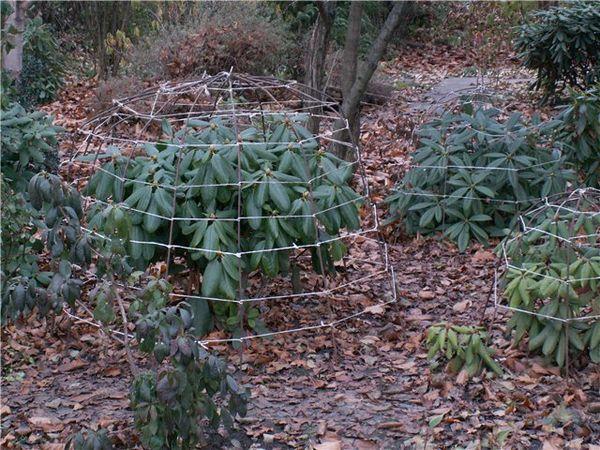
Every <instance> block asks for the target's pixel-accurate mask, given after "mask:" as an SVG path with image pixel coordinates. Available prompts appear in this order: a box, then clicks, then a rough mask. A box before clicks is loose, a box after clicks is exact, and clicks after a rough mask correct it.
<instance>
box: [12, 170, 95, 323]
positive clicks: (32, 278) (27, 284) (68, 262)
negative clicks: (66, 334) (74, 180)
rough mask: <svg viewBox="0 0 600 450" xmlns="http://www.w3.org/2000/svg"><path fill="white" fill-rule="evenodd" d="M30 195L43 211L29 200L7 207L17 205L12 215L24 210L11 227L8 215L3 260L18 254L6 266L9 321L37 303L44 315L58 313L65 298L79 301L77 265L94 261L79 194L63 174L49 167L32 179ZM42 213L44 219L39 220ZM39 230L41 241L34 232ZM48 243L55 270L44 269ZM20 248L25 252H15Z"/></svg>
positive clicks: (68, 301) (38, 308)
mask: <svg viewBox="0 0 600 450" xmlns="http://www.w3.org/2000/svg"><path fill="white" fill-rule="evenodd" d="M28 194H29V200H30V204H31V208H33V209H34V210H35V211H36V212H37V213H34V212H31V211H28V209H27V208H28V207H27V206H26V205H25V202H24V201H22V202H21V203H20V204H17V205H15V206H14V207H13V206H11V205H10V203H9V204H8V206H6V208H7V210H9V211H10V210H12V209H14V210H15V211H14V213H13V212H12V211H11V212H10V214H16V215H20V219H19V221H18V222H15V223H13V224H9V225H6V226H5V224H4V220H3V227H2V234H3V236H2V244H3V245H2V252H3V255H2V257H3V260H4V258H5V257H6V256H8V257H11V255H13V257H12V258H11V260H10V261H6V264H3V267H2V269H3V274H2V275H3V276H2V318H3V320H5V319H7V318H10V319H12V320H16V319H17V318H19V317H20V316H22V315H28V314H30V313H31V312H32V311H33V309H34V308H37V310H38V314H40V315H42V316H43V315H46V314H48V313H50V312H58V311H59V310H60V309H61V308H62V305H63V304H64V303H68V304H70V305H74V302H75V300H76V299H78V298H79V297H80V294H81V284H82V282H81V280H79V279H78V278H77V277H75V276H73V273H72V268H73V264H77V265H79V266H84V265H87V264H89V263H90V261H91V250H90V247H89V242H88V240H87V237H86V235H85V234H84V233H83V232H82V230H81V224H80V219H81V218H82V214H83V212H82V209H81V197H80V196H79V194H78V193H77V192H76V191H75V190H74V189H73V188H71V187H70V186H68V185H66V184H64V183H62V181H61V180H60V178H59V177H58V176H56V175H52V174H48V173H45V172H41V173H39V174H37V175H35V176H34V177H32V178H31V180H30V182H29V189H28ZM4 207H5V206H4V204H3V213H4ZM37 214H39V217H40V218H43V219H44V220H41V219H37V217H38V216H37ZM27 216H29V220H27ZM5 227H6V228H5ZM13 228H14V229H13ZM38 231H41V235H42V239H41V240H39V239H37V238H36V237H34V236H35V233H36V232H38ZM5 232H6V233H13V232H15V235H14V236H13V235H12V234H8V235H7V234H5ZM44 247H45V248H46V250H47V251H48V252H49V253H50V256H51V257H52V258H53V261H52V263H51V269H52V270H51V271H50V272H40V271H39V270H38V265H37V262H38V255H39V253H40V251H41V250H42V249H43V248H44ZM15 250H16V251H15ZM19 251H22V254H20V255H19V254H15V253H16V252H19ZM3 262H4V261H3Z"/></svg>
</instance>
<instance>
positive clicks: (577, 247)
mask: <svg viewBox="0 0 600 450" xmlns="http://www.w3.org/2000/svg"><path fill="white" fill-rule="evenodd" d="M516 228H517V229H515V230H514V231H513V232H512V233H511V234H510V235H509V237H508V238H507V239H505V240H504V241H503V242H502V243H501V258H502V262H503V267H501V269H500V270H499V271H496V276H495V280H494V289H493V297H494V304H495V306H496V307H497V308H499V309H503V310H508V311H511V312H513V313H517V314H525V315H527V316H532V317H535V318H536V319H537V320H538V321H539V323H542V324H547V323H551V322H554V323H556V324H557V325H558V324H561V328H563V329H564V331H565V333H567V334H568V333H569V327H575V328H576V329H580V328H581V327H579V326H578V323H579V324H584V323H585V324H588V325H589V326H590V327H593V326H594V325H595V324H596V323H597V322H598V321H599V320H600V272H598V269H600V191H599V190H598V189H595V188H589V187H588V188H578V189H575V190H573V191H571V192H568V193H564V194H557V195H554V196H551V197H548V198H545V199H543V200H541V201H540V202H539V203H538V204H537V205H535V206H533V207H532V208H530V209H529V210H528V211H526V212H525V213H523V214H522V215H520V216H519V221H518V225H517V227H516ZM511 271H512V274H513V279H515V278H518V277H519V276H520V275H521V274H524V275H525V276H527V277H529V278H530V279H531V280H533V282H528V284H527V285H526V287H524V290H527V293H525V292H519V293H518V295H517V298H516V301H515V299H513V298H512V296H509V295H508V293H507V289H508V286H509V283H508V281H509V280H510V279H511V278H510V277H508V278H507V277H506V274H508V273H509V272H511ZM499 272H500V273H502V274H503V275H502V276H499ZM515 281H516V280H515ZM507 283H508V284H507ZM532 289H533V290H532ZM513 290H514V291H519V289H513ZM531 292H535V295H534V294H531ZM529 295H531V297H532V298H524V297H528V296H529ZM552 302H556V303H557V304H559V305H560V304H565V305H568V308H564V309H563V310H562V311H563V312H561V309H560V308H559V309H556V308H553V307H551V306H550V303H552ZM565 312H566V313H567V315H566V316H565ZM565 340H569V336H568V335H566V336H565ZM568 361H569V357H568V346H567V357H566V362H567V367H568Z"/></svg>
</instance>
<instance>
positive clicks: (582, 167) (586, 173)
mask: <svg viewBox="0 0 600 450" xmlns="http://www.w3.org/2000/svg"><path fill="white" fill-rule="evenodd" d="M549 126H550V127H551V128H555V130H556V137H555V139H556V140H557V141H558V143H559V145H561V146H562V151H563V152H564V154H565V157H566V159H567V161H569V162H571V163H572V164H573V165H574V166H575V167H576V168H577V170H578V172H579V173H580V175H581V179H582V182H583V184H584V185H586V186H593V187H600V85H596V86H595V87H593V88H591V89H589V90H587V91H585V92H577V91H571V96H570V104H569V105H567V106H566V107H564V109H563V110H562V111H561V113H560V114H559V115H558V116H557V117H556V118H555V119H554V120H553V121H551V122H550V123H549Z"/></svg>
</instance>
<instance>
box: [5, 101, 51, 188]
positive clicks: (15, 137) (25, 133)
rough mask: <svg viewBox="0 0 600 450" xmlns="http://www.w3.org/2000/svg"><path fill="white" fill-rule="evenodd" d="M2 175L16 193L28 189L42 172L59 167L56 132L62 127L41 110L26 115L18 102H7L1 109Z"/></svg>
mask: <svg viewBox="0 0 600 450" xmlns="http://www.w3.org/2000/svg"><path fill="white" fill-rule="evenodd" d="M0 127H1V128H2V134H1V137H0V139H1V141H0V142H1V144H2V150H1V151H2V161H1V167H2V174H3V176H4V178H5V181H8V182H9V183H10V184H11V186H12V187H14V189H15V190H17V191H18V192H24V191H26V190H27V183H28V182H29V179H30V178H31V177H32V176H33V175H35V174H36V173H38V172H40V171H42V170H45V171H48V172H56V170H57V168H58V162H59V158H58V140H57V138H58V133H59V132H61V131H62V128H60V127H58V126H56V125H54V124H53V123H52V116H49V115H47V114H46V113H45V112H43V111H34V112H27V111H26V110H25V108H23V107H22V106H21V105H20V104H19V103H16V102H13V103H9V104H8V107H7V109H3V110H2V114H1V118H0Z"/></svg>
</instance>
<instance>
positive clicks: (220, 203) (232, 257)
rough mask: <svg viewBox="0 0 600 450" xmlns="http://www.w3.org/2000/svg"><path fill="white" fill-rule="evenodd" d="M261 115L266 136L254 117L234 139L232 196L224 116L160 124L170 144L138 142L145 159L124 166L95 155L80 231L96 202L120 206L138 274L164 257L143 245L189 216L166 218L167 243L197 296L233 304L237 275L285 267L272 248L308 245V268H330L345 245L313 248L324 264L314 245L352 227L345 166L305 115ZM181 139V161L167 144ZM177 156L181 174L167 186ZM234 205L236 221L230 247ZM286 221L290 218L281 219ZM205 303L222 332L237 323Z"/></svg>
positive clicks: (288, 260) (99, 209)
mask: <svg viewBox="0 0 600 450" xmlns="http://www.w3.org/2000/svg"><path fill="white" fill-rule="evenodd" d="M270 117H272V119H271V120H270V121H269V120H266V121H265V123H264V126H265V127H266V129H265V136H263V133H262V131H260V132H259V131H258V130H259V129H262V127H263V123H262V122H261V121H260V120H259V119H256V120H257V122H256V123H253V124H252V125H250V126H248V127H247V128H246V129H244V130H243V131H241V133H240V138H241V140H242V146H243V148H244V150H243V152H242V154H241V165H240V168H241V176H242V181H243V183H244V184H243V185H242V186H241V199H238V191H239V188H238V173H237V165H238V155H237V151H238V149H237V145H235V142H236V134H235V133H234V130H233V127H232V125H231V124H229V123H228V121H227V120H223V119H219V118H217V119H214V120H213V121H211V122H210V123H209V122H203V121H200V120H190V121H189V122H188V127H190V128H188V129H187V130H186V129H184V130H181V131H178V132H177V133H175V134H173V132H172V130H170V128H169V126H166V125H165V127H164V129H165V131H166V132H167V135H168V136H169V140H168V141H167V142H164V143H160V144H156V145H152V144H147V145H146V146H145V149H144V150H145V154H143V155H140V156H137V157H136V158H134V159H132V160H131V161H130V162H129V164H128V163H127V157H126V156H124V155H122V153H121V151H120V149H118V148H116V147H112V148H111V149H110V153H107V154H104V155H100V157H99V158H100V159H101V160H102V161H107V162H105V163H104V165H103V166H102V170H99V171H97V172H96V173H95V175H94V176H93V177H92V178H91V180H90V182H89V184H88V186H87V187H86V192H87V193H88V194H89V195H90V196H93V197H95V199H97V200H99V201H100V202H95V203H94V205H93V206H92V207H91V208H90V211H89V226H90V227H92V228H94V229H96V230H103V228H104V224H105V216H104V215H103V211H105V202H108V201H112V202H115V203H120V202H123V204H124V207H125V208H128V209H129V211H130V217H131V223H132V229H131V233H130V236H131V243H130V246H129V254H130V256H131V259H132V261H133V262H134V264H136V265H137V266H138V267H139V268H145V267H146V266H147V265H148V263H149V262H151V261H155V260H157V259H160V258H163V257H164V252H162V251H161V247H159V246H156V245H152V244H144V242H158V243H159V244H161V243H162V244H163V245H165V244H168V242H169V231H170V224H171V221H170V218H171V217H180V218H190V219H191V220H175V221H174V226H173V228H174V229H173V236H172V242H173V243H174V244H176V245H179V246H181V249H182V250H183V251H184V255H185V257H186V259H187V262H188V264H190V265H191V266H192V267H195V268H196V270H199V271H201V272H202V274H203V276H202V280H203V281H202V286H201V289H200V291H201V294H202V296H204V297H206V298H209V299H213V298H218V299H226V300H233V299H236V298H237V297H238V290H239V286H240V281H242V280H240V276H242V277H244V276H245V274H247V273H249V272H252V271H255V270H257V269H260V271H261V272H262V273H264V274H265V275H266V276H269V277H275V276H277V275H278V274H280V273H284V274H286V273H289V272H290V271H292V270H293V267H292V266H293V264H294V262H293V259H292V256H293V255H294V252H293V250H274V249H278V248H281V247H289V248H292V247H293V246H294V245H313V246H312V247H311V248H310V250H311V254H312V257H313V266H314V269H315V270H316V271H318V272H322V271H324V270H328V269H331V268H332V267H333V261H334V260H339V259H340V258H341V257H342V256H343V254H344V251H345V248H344V245H343V244H342V243H341V242H339V240H333V241H332V242H330V243H327V244H322V245H320V247H319V248H320V250H321V252H320V253H321V255H322V257H323V263H324V264H325V265H326V267H321V264H320V263H321V261H320V258H318V257H317V256H318V255H317V254H318V252H317V251H316V249H315V247H314V243H315V241H317V240H319V241H327V240H332V238H333V237H335V236H337V235H338V234H339V233H340V232H341V231H342V229H348V230H354V229H357V228H358V227H359V225H360V224H359V216H358V204H359V203H360V199H361V197H360V196H359V195H358V194H357V193H356V192H355V191H354V190H353V189H352V188H351V187H350V186H349V184H348V183H349V181H350V179H351V177H352V173H353V166H352V164H349V163H346V162H345V161H342V160H340V159H339V158H337V157H335V156H334V155H333V154H331V153H328V152H325V151H324V150H322V149H320V148H319V146H318V142H317V140H316V139H315V138H314V136H312V135H311V134H310V132H309V131H308V130H307V129H306V128H305V127H304V126H303V123H304V121H305V120H306V118H305V117H302V116H300V115H298V116H296V118H295V119H294V120H291V119H289V118H287V117H284V116H279V115H274V116H270ZM263 139H264V140H263ZM181 140H183V141H184V142H185V143H186V146H185V147H181V155H180V147H178V146H176V145H170V142H180V141H181ZM180 156H181V163H180V167H179V173H180V174H181V177H180V179H179V180H178V181H176V180H175V178H176V165H177V159H178V158H179V157H180ZM305 159H306V161H307V163H305ZM125 169H126V170H125ZM123 175H124V176H125V178H128V179H132V180H134V181H128V182H126V183H125V184H124V185H123V184H122V183H121V182H120V181H119V178H118V177H121V176H123ZM310 179H312V181H311V182H310V185H311V188H312V192H313V196H314V198H315V207H316V210H317V211H316V212H315V214H316V217H317V219H318V221H319V223H320V225H321V226H322V228H323V229H322V230H321V231H320V232H319V236H317V235H316V229H315V220H314V218H313V216H312V215H313V211H312V209H311V202H310V201H309V199H310V193H309V191H308V188H307V183H308V181H309V180H310ZM176 184H182V185H183V187H180V188H178V189H177V195H176V204H175V205H176V208H175V211H173V194H174V191H173V189H174V188H173V186H175V185H176ZM240 200H241V205H239V204H238V202H239V201H240ZM103 202H104V203H103ZM238 206H239V208H240V209H241V214H242V216H243V218H242V219H241V220H240V239H241V242H239V243H238V238H237V217H238ZM173 213H175V214H173ZM288 215H290V216H292V217H290V218H286V217H283V216H288ZM134 241H137V242H134ZM238 244H239V246H238ZM249 251H253V252H254V253H245V254H242V255H241V257H240V258H238V257H237V254H238V252H249ZM239 265H241V268H240V266H239ZM212 303H213V305H212V307H213V309H214V311H215V313H216V314H217V316H218V317H219V318H220V319H221V320H222V322H226V323H227V324H228V325H229V326H230V327H233V326H235V325H236V324H239V320H238V319H237V303H235V302H223V301H220V302H218V301H217V302H212ZM248 315H249V316H251V317H255V312H253V311H252V310H251V311H249V312H248ZM252 323H254V325H255V327H256V326H259V325H260V324H259V322H256V321H255V320H254V319H253V322H252ZM252 323H250V321H249V324H250V325H252Z"/></svg>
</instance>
